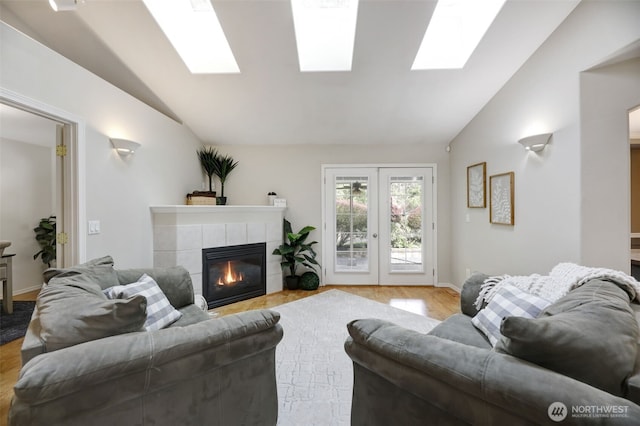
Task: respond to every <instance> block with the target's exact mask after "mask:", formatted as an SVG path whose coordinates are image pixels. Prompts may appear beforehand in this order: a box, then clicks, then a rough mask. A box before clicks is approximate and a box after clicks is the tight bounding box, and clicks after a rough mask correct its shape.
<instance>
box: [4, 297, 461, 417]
mask: <svg viewBox="0 0 640 426" xmlns="http://www.w3.org/2000/svg"><path fill="white" fill-rule="evenodd" d="M331 289H337V290H342V291H347V292H349V293H352V294H355V295H357V296H362V297H366V298H369V299H372V300H375V301H377V302H381V303H385V304H390V305H391V304H393V305H394V306H399V305H404V306H407V307H418V308H419V310H415V309H411V310H412V312H415V313H419V314H421V315H425V316H428V317H431V318H435V319H438V320H443V319H445V318H447V317H449V316H451V315H453V314H454V313H458V312H460V295H459V294H458V293H457V292H455V291H454V290H452V289H449V288H436V287H409V286H406V287H405V286H403V287H383V286H324V287H320V288H319V289H318V290H315V291H304V290H294V291H292V290H285V291H281V292H278V293H273V294H269V295H266V296H260V297H256V298H253V299H250V300H245V301H242V302H238V303H234V304H232V305H227V306H223V307H221V308H217V309H215V310H214V311H215V312H217V313H218V314H219V315H220V316H225V315H231V314H235V313H237V312H243V311H248V310H252V309H265V308H273V307H274V306H278V305H282V304H283V303H288V302H293V301H295V300H298V299H302V298H304V297H309V296H313V295H314V294H318V293H322V292H325V291H328V290H331ZM36 296H37V292H31V293H26V294H22V295H18V296H15V297H14V300H35V298H36ZM22 340H23V339H17V340H14V341H13V342H9V343H7V344H6V345H2V346H0V425H4V424H6V423H7V415H8V412H9V404H10V403H11V398H12V397H13V386H14V385H15V383H16V381H17V379H18V374H19V372H20V347H21V346H22Z"/></svg>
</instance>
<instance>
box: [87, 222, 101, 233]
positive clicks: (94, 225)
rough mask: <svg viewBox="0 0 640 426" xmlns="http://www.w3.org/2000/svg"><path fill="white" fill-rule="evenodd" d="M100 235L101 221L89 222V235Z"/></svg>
mask: <svg viewBox="0 0 640 426" xmlns="http://www.w3.org/2000/svg"><path fill="white" fill-rule="evenodd" d="M99 233H100V221H99V220H90V221H89V235H96V234H99Z"/></svg>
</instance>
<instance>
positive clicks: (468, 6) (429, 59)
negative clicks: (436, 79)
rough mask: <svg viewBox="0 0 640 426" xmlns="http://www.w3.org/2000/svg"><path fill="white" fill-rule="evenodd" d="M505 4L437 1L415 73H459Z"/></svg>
mask: <svg viewBox="0 0 640 426" xmlns="http://www.w3.org/2000/svg"><path fill="white" fill-rule="evenodd" d="M505 1H506V0H438V3H437V5H436V8H435V10H434V12H433V16H432V17H431V21H430V22H429V26H428V27H427V31H426V32H425V34H424V39H423V40H422V44H421V45H420V48H419V49H418V54H417V55H416V58H415V60H414V62H413V66H412V67H411V69H412V70H425V69H460V68H463V67H464V65H465V64H466V63H467V61H468V60H469V57H470V56H471V54H472V53H473V51H474V50H475V49H476V47H477V46H478V43H480V40H481V39H482V37H483V36H484V34H485V33H486V31H487V29H489V26H490V25H491V23H492V22H493V20H494V19H495V17H496V16H497V15H498V12H500V9H501V8H502V6H503V5H504V3H505Z"/></svg>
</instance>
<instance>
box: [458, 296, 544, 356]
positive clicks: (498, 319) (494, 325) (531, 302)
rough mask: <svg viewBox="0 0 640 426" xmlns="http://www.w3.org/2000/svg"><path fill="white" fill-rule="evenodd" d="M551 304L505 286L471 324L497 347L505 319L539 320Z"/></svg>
mask: <svg viewBox="0 0 640 426" xmlns="http://www.w3.org/2000/svg"><path fill="white" fill-rule="evenodd" d="M550 304H551V302H549V301H548V300H546V299H543V298H541V297H538V296H536V295H533V294H531V293H527V292H525V291H522V290H520V289H519V288H517V287H515V286H512V285H504V286H502V287H501V288H500V289H499V290H498V291H497V292H496V294H495V295H494V296H493V299H491V302H489V304H488V305H487V306H486V307H485V308H484V309H481V310H480V312H478V314H477V315H476V316H475V317H473V318H472V319H471V322H472V323H473V325H475V326H476V328H477V329H478V330H480V331H482V332H483V333H484V334H485V335H486V336H487V338H489V342H491V346H495V345H496V343H497V342H498V340H500V339H501V338H502V334H501V333H500V324H501V323H502V319H503V318H505V317H523V318H537V317H538V315H539V314H540V312H542V310H543V309H544V308H546V307H547V306H549V305H550Z"/></svg>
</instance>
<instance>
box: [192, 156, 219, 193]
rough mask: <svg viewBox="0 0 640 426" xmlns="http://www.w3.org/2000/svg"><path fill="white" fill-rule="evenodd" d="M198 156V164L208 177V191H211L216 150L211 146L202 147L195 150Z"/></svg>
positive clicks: (215, 165)
mask: <svg viewBox="0 0 640 426" xmlns="http://www.w3.org/2000/svg"><path fill="white" fill-rule="evenodd" d="M196 153H197V154H198V158H199V159H200V165H201V166H202V170H204V172H205V173H206V174H207V177H208V178H209V192H213V175H215V174H216V167H217V160H216V159H217V157H218V151H217V150H216V149H215V148H214V147H212V146H208V147H203V148H202V149H199V150H198V151H196ZM214 196H215V195H214Z"/></svg>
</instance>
